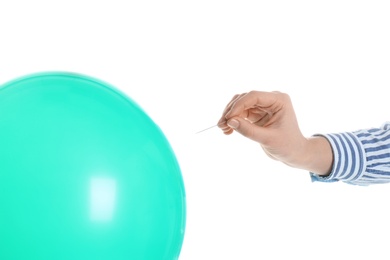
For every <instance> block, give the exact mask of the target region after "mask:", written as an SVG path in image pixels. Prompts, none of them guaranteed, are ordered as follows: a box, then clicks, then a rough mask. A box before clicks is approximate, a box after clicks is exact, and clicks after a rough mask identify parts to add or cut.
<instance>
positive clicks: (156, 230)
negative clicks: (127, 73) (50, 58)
mask: <svg viewBox="0 0 390 260" xmlns="http://www.w3.org/2000/svg"><path fill="white" fill-rule="evenodd" d="M185 213H186V208H185V191H184V185H183V180H182V175H181V172H180V168H179V165H178V162H177V160H176V157H175V155H174V153H173V151H172V149H171V146H170V145H169V143H168V141H167V139H166V138H165V136H164V134H163V133H162V131H161V130H160V129H159V127H158V126H157V125H156V124H155V123H154V122H153V121H152V120H151V118H150V117H148V115H147V114H146V113H145V112H144V111H143V110H142V109H141V108H140V107H139V106H138V105H137V104H136V103H135V102H133V101H132V100H131V99H130V98H128V97H127V96H126V95H124V94H123V93H121V92H120V91H118V90H117V89H115V88H113V87H112V86H110V85H109V84H107V83H104V82H102V81H100V80H97V79H94V78H91V77H88V76H84V75H79V74H72V73H66V72H48V73H40V74H33V75H28V76H25V77H22V78H19V79H16V80H13V81H11V82H9V83H6V84H4V85H3V86H2V87H0V259H5V260H6V259H12V260H19V259H23V260H24V259H26V260H27V259H28V260H34V259H37V260H45V259H50V260H53V259H55V260H62V259H69V260H78V259H80V260H81V259H82V260H88V259H94V260H100V259H102V260H103V259H109V260H116V259H120V260H125V259H134V260H142V259H152V260H161V259H177V258H178V256H179V253H180V250H181V246H182V242H183V238H184V229H185Z"/></svg>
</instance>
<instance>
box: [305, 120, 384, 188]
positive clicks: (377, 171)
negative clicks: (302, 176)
mask: <svg viewBox="0 0 390 260" xmlns="http://www.w3.org/2000/svg"><path fill="white" fill-rule="evenodd" d="M321 136H323V137H325V138H326V139H328V141H329V143H330V144H331V146H332V149H333V168H332V171H331V173H330V174H329V175H328V176H327V177H321V176H319V175H316V174H314V173H310V175H311V178H312V181H322V182H335V181H343V182H345V183H349V184H355V185H370V184H377V183H388V182H390V122H388V123H386V124H384V125H383V126H382V127H381V128H370V129H365V130H359V131H354V132H345V133H338V134H325V135H321Z"/></svg>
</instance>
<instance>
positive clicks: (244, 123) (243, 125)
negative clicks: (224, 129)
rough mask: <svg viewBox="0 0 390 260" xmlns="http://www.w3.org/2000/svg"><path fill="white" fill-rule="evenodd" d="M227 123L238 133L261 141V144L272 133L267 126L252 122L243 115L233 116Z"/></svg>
mask: <svg viewBox="0 0 390 260" xmlns="http://www.w3.org/2000/svg"><path fill="white" fill-rule="evenodd" d="M227 124H228V125H229V126H230V127H231V128H233V129H234V130H235V131H237V132H238V133H240V134H242V135H243V136H245V137H247V138H249V139H251V140H253V141H256V142H259V143H260V144H262V143H263V141H264V140H266V139H267V138H268V137H269V135H270V132H269V130H268V129H267V128H263V127H260V126H257V125H255V124H252V123H251V122H249V121H248V120H245V119H243V118H241V117H234V118H231V119H229V120H228V123H227Z"/></svg>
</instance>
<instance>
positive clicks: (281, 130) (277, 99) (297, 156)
mask: <svg viewBox="0 0 390 260" xmlns="http://www.w3.org/2000/svg"><path fill="white" fill-rule="evenodd" d="M218 126H219V127H220V128H221V129H222V131H223V132H224V133H225V134H227V135H229V134H231V133H233V131H237V132H239V133H240V134H242V135H243V136H245V137H247V138H249V139H251V140H253V141H256V142H258V143H259V144H260V145H261V147H262V148H263V150H264V151H265V152H266V154H267V155H268V156H269V157H271V158H273V159H275V160H278V161H281V162H283V163H286V164H287V165H290V166H293V167H297V168H302V169H308V170H312V171H315V172H316V173H318V174H327V173H329V171H330V168H331V163H332V151H331V148H330V145H329V143H328V142H327V141H326V140H325V139H324V138H322V137H315V138H310V139H308V138H305V137H304V136H303V135H302V133H301V131H300V129H299V126H298V122H297V118H296V115H295V111H294V108H293V105H292V102H291V100H290V97H289V96H288V95H287V94H285V93H281V92H262V91H251V92H248V93H243V94H239V95H235V96H234V97H233V99H232V100H231V101H230V102H229V104H228V105H227V106H226V108H225V110H224V112H223V114H222V117H221V119H220V120H219V122H218ZM318 152H319V153H320V154H321V152H323V153H325V156H323V155H317V154H318ZM313 153H317V154H313ZM329 161H330V162H329ZM313 163H314V165H313Z"/></svg>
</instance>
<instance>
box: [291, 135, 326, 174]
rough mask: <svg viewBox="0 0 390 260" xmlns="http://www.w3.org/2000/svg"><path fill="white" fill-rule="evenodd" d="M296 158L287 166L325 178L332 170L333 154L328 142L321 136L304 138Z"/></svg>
mask: <svg viewBox="0 0 390 260" xmlns="http://www.w3.org/2000/svg"><path fill="white" fill-rule="evenodd" d="M295 154H296V156H295V157H294V158H293V159H292V160H291V161H290V162H286V164H287V165H289V166H291V167H294V168H299V169H303V170H307V171H309V172H313V173H315V174H318V175H321V176H326V175H329V173H330V172H331V170H332V165H333V152H332V147H331V145H330V144H329V142H328V140H327V139H326V138H324V137H322V136H314V137H310V138H306V139H305V141H304V142H302V144H301V145H300V147H297V152H296V153H295Z"/></svg>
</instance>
